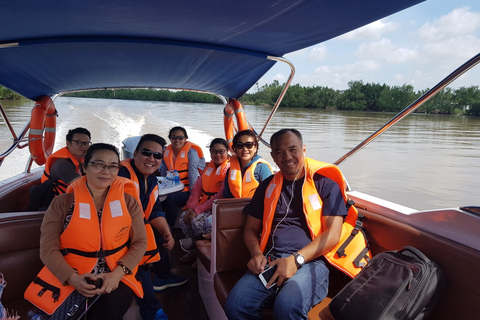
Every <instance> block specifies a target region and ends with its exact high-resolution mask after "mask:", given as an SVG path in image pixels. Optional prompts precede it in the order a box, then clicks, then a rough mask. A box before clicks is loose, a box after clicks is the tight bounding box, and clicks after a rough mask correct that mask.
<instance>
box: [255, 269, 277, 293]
mask: <svg viewBox="0 0 480 320" xmlns="http://www.w3.org/2000/svg"><path fill="white" fill-rule="evenodd" d="M275 270H277V266H273V267H270V268H268V269H267V270H265V271H263V272H262V273H260V274H259V275H258V277H259V278H260V281H262V283H263V285H264V286H265V288H267V289H270V288H271V287H273V286H274V285H276V283H275V282H274V283H273V284H272V285H271V286H270V287H267V284H268V281H270V279H271V278H272V276H273V274H274V273H275Z"/></svg>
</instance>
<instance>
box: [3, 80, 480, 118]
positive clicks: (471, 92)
mask: <svg viewBox="0 0 480 320" xmlns="http://www.w3.org/2000/svg"><path fill="white" fill-rule="evenodd" d="M283 87H284V85H283V84H282V85H281V84H280V83H279V82H278V81H276V80H275V81H273V82H272V83H271V84H265V85H263V86H261V87H260V86H259V85H258V83H257V85H256V92H255V93H245V94H244V95H243V96H242V97H241V98H240V99H239V100H240V101H241V102H242V103H243V104H253V105H274V104H275V102H276V100H277V98H278V97H279V95H280V93H281V91H282V89H283ZM427 91H428V89H425V90H423V91H415V90H414V88H413V86H411V85H406V84H404V85H403V86H388V85H386V84H383V85H381V84H376V83H363V81H351V82H349V83H348V89H346V90H334V89H332V88H328V87H320V86H313V87H303V86H300V85H299V84H295V85H292V86H290V88H289V89H288V90H287V92H286V94H285V96H284V98H283V100H282V102H281V104H280V107H291V108H318V109H337V110H356V111H376V112H400V111H401V110H403V109H404V108H406V107H407V106H408V105H409V104H411V103H412V102H413V101H415V100H416V99H417V98H419V97H420V96H421V95H422V94H424V93H425V92H427ZM66 96H71V97H87V98H103V99H127V100H150V101H174V102H200V103H221V100H220V99H219V98H218V97H216V96H214V95H211V94H207V93H199V92H193V91H173V90H156V89H115V90H96V91H83V92H77V93H70V94H68V95H66ZM19 98H21V96H20V95H18V94H16V93H14V92H12V91H10V90H8V89H6V88H4V87H1V86H0V99H19ZM415 112H419V113H434V114H465V115H471V116H480V89H479V87H478V86H471V87H461V88H458V89H456V90H454V89H452V88H448V87H447V88H445V89H443V90H442V91H440V92H439V93H437V94H436V95H435V96H434V97H433V98H432V99H431V100H430V101H428V102H426V103H424V104H423V105H422V106H420V107H419V108H418V109H416V110H415Z"/></svg>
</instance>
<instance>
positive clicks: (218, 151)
mask: <svg viewBox="0 0 480 320" xmlns="http://www.w3.org/2000/svg"><path fill="white" fill-rule="evenodd" d="M225 152H227V149H219V150H214V149H212V150H210V154H212V155H216V154H222V155H223V154H225Z"/></svg>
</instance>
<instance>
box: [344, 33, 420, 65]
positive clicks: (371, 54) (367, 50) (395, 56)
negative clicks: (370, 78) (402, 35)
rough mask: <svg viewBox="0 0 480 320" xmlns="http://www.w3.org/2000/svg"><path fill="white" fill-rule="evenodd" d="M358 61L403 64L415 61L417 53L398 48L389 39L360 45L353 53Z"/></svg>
mask: <svg viewBox="0 0 480 320" xmlns="http://www.w3.org/2000/svg"><path fill="white" fill-rule="evenodd" d="M353 54H354V56H355V57H357V58H359V59H366V58H368V59H377V60H383V61H385V62H387V63H395V64H396V63H405V62H408V61H411V60H414V59H416V57H417V55H418V52H417V51H416V50H413V49H407V48H398V47H397V46H395V45H394V44H393V43H392V42H391V40H390V39H385V38H382V39H381V40H380V41H374V42H369V43H362V44H360V46H359V47H358V49H357V50H356V51H355V52H354V53H353Z"/></svg>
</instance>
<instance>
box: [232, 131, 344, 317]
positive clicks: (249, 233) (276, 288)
mask: <svg viewBox="0 0 480 320" xmlns="http://www.w3.org/2000/svg"><path fill="white" fill-rule="evenodd" d="M270 145H271V148H272V151H271V153H270V154H271V156H272V158H273V160H274V161H275V163H276V164H277V166H278V167H279V169H280V171H279V172H277V173H276V174H274V175H273V176H271V177H270V178H268V179H266V180H265V181H263V182H262V183H261V184H260V185H259V186H258V188H257V189H256V191H255V194H254V196H253V198H252V200H251V202H250V203H249V204H248V205H247V206H246V207H245V208H244V209H243V211H244V212H245V213H246V214H247V220H246V222H245V229H244V234H243V236H244V241H245V244H246V246H247V248H248V249H249V251H250V254H251V258H250V260H249V262H248V264H247V267H248V271H247V272H246V273H245V274H244V275H243V277H242V278H241V279H240V280H239V281H238V282H237V284H236V285H235V286H234V288H233V289H232V291H230V293H229V295H228V298H227V301H226V303H225V313H226V315H227V317H228V319H230V320H232V319H261V318H262V312H263V310H264V309H265V308H268V307H270V308H273V314H274V318H276V319H280V318H281V319H307V317H308V312H309V311H310V309H311V308H312V307H313V306H315V305H316V304H318V303H319V302H320V301H322V300H323V299H324V298H325V297H326V295H327V290H328V280H329V271H328V268H327V266H326V263H325V258H324V255H327V254H329V253H330V252H335V251H336V250H332V249H334V248H335V247H336V246H338V242H339V240H340V234H341V231H342V224H343V221H344V217H345V216H346V215H347V209H346V200H347V199H346V194H345V189H346V184H345V181H344V178H343V175H342V173H341V172H340V169H338V168H337V167H336V166H334V165H331V164H327V163H323V162H319V161H315V160H313V159H309V158H306V157H305V151H306V147H305V145H304V144H303V139H302V136H301V134H300V132H298V130H296V129H282V130H280V131H278V132H276V133H274V134H273V135H272V137H271V138H270ZM351 208H352V207H351ZM349 214H350V211H349ZM259 235H260V236H259ZM327 257H328V260H329V261H331V258H330V257H329V256H328V255H327ZM344 260H345V259H344ZM267 263H268V265H269V266H270V267H275V268H276V269H275V271H274V272H273V275H272V276H271V277H270V279H269V280H267V283H266V284H263V283H262V282H261V281H260V279H259V276H258V275H259V274H260V273H262V272H263V271H264V270H265V269H267V267H268V266H267ZM332 264H334V263H333V262H332ZM337 265H338V264H337Z"/></svg>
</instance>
